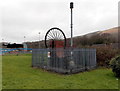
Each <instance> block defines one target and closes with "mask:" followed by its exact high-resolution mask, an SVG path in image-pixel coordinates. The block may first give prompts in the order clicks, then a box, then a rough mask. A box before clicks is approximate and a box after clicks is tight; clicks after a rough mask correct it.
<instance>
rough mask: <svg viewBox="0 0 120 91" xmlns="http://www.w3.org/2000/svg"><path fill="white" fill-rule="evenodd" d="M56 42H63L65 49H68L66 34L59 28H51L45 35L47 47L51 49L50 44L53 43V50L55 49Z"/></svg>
mask: <svg viewBox="0 0 120 91" xmlns="http://www.w3.org/2000/svg"><path fill="white" fill-rule="evenodd" d="M55 41H63V45H64V46H63V47H64V48H65V47H66V36H65V34H64V32H63V31H62V30H61V29H59V28H56V27H54V28H51V29H50V30H48V32H47V33H46V35H45V46H46V48H51V45H50V42H52V46H53V47H52V48H55V43H53V42H55Z"/></svg>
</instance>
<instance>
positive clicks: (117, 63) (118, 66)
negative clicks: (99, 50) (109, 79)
mask: <svg viewBox="0 0 120 91" xmlns="http://www.w3.org/2000/svg"><path fill="white" fill-rule="evenodd" d="M110 66H111V67H112V71H113V72H114V74H115V76H116V77H120V55H119V56H117V57H115V58H113V59H112V60H111V61H110Z"/></svg>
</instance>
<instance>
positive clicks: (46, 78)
mask: <svg viewBox="0 0 120 91" xmlns="http://www.w3.org/2000/svg"><path fill="white" fill-rule="evenodd" d="M2 62H3V70H2V71H3V84H2V85H3V86H2V87H3V89H118V80H116V78H115V77H114V75H113V73H112V71H111V69H105V68H99V69H96V70H92V71H89V72H83V73H79V74H73V75H59V74H55V73H51V72H47V71H43V70H41V69H35V68H32V67H31V56H30V55H27V56H26V55H19V56H3V60H2Z"/></svg>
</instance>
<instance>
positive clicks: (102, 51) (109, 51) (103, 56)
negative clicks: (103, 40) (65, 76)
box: [90, 46, 118, 67]
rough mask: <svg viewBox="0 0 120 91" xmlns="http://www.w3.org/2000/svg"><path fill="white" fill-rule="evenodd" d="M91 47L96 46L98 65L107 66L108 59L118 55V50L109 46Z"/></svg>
mask: <svg viewBox="0 0 120 91" xmlns="http://www.w3.org/2000/svg"><path fill="white" fill-rule="evenodd" d="M90 48H91V47H90ZM92 48H96V57H97V65H98V66H104V67H109V63H110V60H111V59H112V58H114V57H115V56H116V55H118V50H117V49H113V48H111V47H110V46H95V47H92Z"/></svg>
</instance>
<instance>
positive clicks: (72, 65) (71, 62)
mask: <svg viewBox="0 0 120 91" xmlns="http://www.w3.org/2000/svg"><path fill="white" fill-rule="evenodd" d="M70 9H71V27H70V28H71V44H70V46H71V60H70V62H69V64H70V71H72V69H73V67H74V65H75V64H74V61H73V14H72V10H73V2H70Z"/></svg>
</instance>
